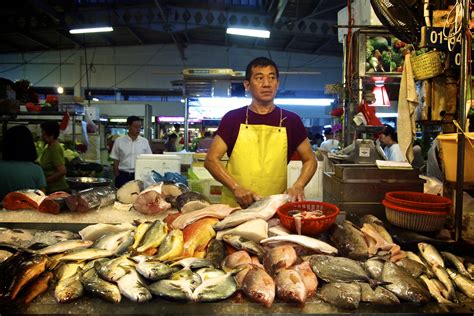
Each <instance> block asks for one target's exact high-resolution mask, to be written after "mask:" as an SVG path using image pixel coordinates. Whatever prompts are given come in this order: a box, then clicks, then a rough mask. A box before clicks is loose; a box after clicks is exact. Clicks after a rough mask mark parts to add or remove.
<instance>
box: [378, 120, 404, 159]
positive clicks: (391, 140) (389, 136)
mask: <svg viewBox="0 0 474 316" xmlns="http://www.w3.org/2000/svg"><path fill="white" fill-rule="evenodd" d="M379 139H380V142H381V143H382V144H383V145H385V147H384V149H383V151H384V153H385V156H387V159H388V160H390V161H400V162H403V161H407V159H406V158H405V156H404V155H403V154H402V150H401V149H400V145H398V138H397V133H396V132H395V129H394V128H393V127H391V126H390V125H385V128H384V130H383V132H382V133H381V134H380V136H379Z"/></svg>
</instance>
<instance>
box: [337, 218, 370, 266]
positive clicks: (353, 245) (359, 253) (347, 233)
mask: <svg viewBox="0 0 474 316" xmlns="http://www.w3.org/2000/svg"><path fill="white" fill-rule="evenodd" d="M329 239H330V240H331V242H332V244H333V245H335V246H336V248H337V249H338V250H339V253H340V254H341V255H342V256H345V257H348V258H350V259H354V260H367V259H368V256H369V249H368V246H367V243H366V241H365V238H364V235H363V233H362V232H361V231H360V229H359V228H357V227H356V226H355V225H354V224H352V223H351V222H349V221H343V222H342V223H341V224H336V225H333V226H332V228H331V231H330V236H329Z"/></svg>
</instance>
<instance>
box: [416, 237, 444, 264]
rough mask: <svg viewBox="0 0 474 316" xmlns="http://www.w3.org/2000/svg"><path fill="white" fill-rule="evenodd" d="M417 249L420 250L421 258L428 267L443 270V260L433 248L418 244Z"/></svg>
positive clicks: (425, 244) (428, 245)
mask: <svg viewBox="0 0 474 316" xmlns="http://www.w3.org/2000/svg"><path fill="white" fill-rule="evenodd" d="M418 249H419V250H420V253H421V256H422V257H423V258H424V259H425V260H426V262H428V264H429V265H430V266H440V267H443V268H444V261H443V258H442V257H441V254H440V253H439V252H438V250H437V249H436V248H435V247H434V246H432V245H430V244H427V243H424V242H420V243H418Z"/></svg>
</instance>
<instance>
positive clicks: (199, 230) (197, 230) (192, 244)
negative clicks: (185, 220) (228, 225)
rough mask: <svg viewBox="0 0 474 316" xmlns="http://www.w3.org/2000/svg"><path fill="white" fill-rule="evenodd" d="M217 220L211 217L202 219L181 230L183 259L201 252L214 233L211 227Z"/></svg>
mask: <svg viewBox="0 0 474 316" xmlns="http://www.w3.org/2000/svg"><path fill="white" fill-rule="evenodd" d="M218 221H219V220H218V219H217V218H213V217H205V218H202V219H200V220H198V221H196V222H194V223H192V224H191V225H188V226H186V228H185V229H183V237H184V246H183V257H184V258H187V257H193V256H194V253H195V252H202V251H203V250H205V249H206V247H207V244H208V243H209V242H210V241H211V239H212V238H214V236H216V232H215V230H214V228H212V227H213V225H214V224H215V223H217V222H218Z"/></svg>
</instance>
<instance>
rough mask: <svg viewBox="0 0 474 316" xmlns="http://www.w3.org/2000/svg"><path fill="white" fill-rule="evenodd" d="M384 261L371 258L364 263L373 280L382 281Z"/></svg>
mask: <svg viewBox="0 0 474 316" xmlns="http://www.w3.org/2000/svg"><path fill="white" fill-rule="evenodd" d="M383 264H384V261H382V260H379V259H378V258H370V259H369V260H367V261H365V262H364V267H365V269H366V270H367V272H369V275H370V277H371V278H372V279H375V280H380V278H381V277H382V271H383Z"/></svg>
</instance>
